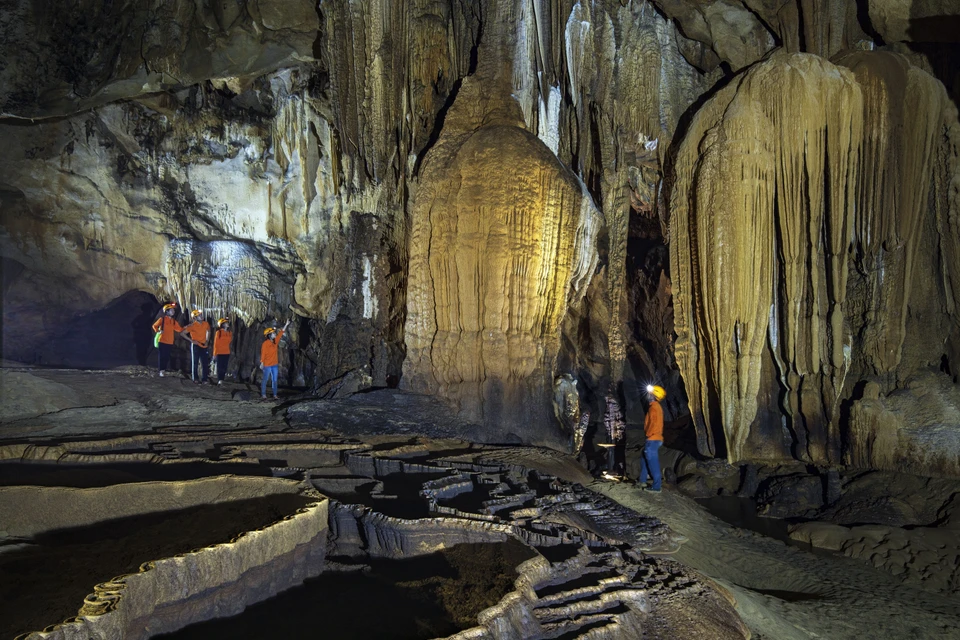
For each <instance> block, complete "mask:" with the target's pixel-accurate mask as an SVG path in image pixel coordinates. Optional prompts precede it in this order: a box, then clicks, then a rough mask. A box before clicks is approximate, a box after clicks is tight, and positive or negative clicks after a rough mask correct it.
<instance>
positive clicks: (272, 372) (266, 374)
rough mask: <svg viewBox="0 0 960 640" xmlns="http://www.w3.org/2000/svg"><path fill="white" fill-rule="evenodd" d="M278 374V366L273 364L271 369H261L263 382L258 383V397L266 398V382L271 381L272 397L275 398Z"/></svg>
mask: <svg viewBox="0 0 960 640" xmlns="http://www.w3.org/2000/svg"><path fill="white" fill-rule="evenodd" d="M279 373H280V365H278V364H275V365H273V366H271V367H264V368H263V380H261V381H260V395H261V396H263V397H264V398H266V397H267V380H268V379H269V380H273V397H274V398H276V397H277V374H279Z"/></svg>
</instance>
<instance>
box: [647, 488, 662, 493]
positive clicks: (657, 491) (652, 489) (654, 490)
mask: <svg viewBox="0 0 960 640" xmlns="http://www.w3.org/2000/svg"><path fill="white" fill-rule="evenodd" d="M644 491H649V492H650V493H660V489H654V488H653V487H650V488H649V489H644Z"/></svg>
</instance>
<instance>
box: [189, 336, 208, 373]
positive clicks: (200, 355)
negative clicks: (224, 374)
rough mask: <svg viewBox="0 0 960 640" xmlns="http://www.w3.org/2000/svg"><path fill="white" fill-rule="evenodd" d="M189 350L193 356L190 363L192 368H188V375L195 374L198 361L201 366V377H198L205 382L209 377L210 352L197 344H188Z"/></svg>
mask: <svg viewBox="0 0 960 640" xmlns="http://www.w3.org/2000/svg"><path fill="white" fill-rule="evenodd" d="M190 351H191V353H192V357H193V363H192V365H191V366H192V367H193V368H192V369H190V377H191V378H194V376H195V375H196V374H197V363H198V362H199V363H200V364H201V365H202V366H203V377H202V378H200V379H201V380H202V381H203V382H206V381H207V379H208V378H209V377H210V352H209V351H207V350H206V349H204V348H203V347H198V346H197V345H190ZM194 379H196V378H194Z"/></svg>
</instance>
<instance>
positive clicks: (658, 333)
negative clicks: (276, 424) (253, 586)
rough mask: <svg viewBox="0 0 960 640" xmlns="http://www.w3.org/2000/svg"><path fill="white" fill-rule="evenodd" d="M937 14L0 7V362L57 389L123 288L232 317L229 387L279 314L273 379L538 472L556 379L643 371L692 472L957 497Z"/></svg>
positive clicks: (744, 9) (744, 7) (494, 5)
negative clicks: (397, 400)
mask: <svg viewBox="0 0 960 640" xmlns="http://www.w3.org/2000/svg"><path fill="white" fill-rule="evenodd" d="M958 21H960V8H958V6H957V3H955V2H949V1H948V0H917V1H915V2H911V3H904V2H898V1H895V0H862V1H860V2H855V1H854V0H836V1H829V2H828V1H827V0H710V1H706V2H702V1H690V0H658V1H656V2H648V1H647V0H602V1H601V0H597V1H593V2H573V1H572V0H553V1H551V0H536V1H534V2H520V1H519V0H482V1H474V0H449V1H445V2H440V1H436V0H404V1H403V2H396V1H394V0H349V1H342V2H340V1H338V2H331V1H327V0H323V1H321V2H319V3H314V2H306V1H303V0H290V1H280V0H245V1H242V0H217V1H214V2H188V1H186V0H177V1H172V2H170V1H168V2H155V1H150V2H143V3H134V2H109V3H107V2H98V1H94V0H78V1H77V2H73V3H70V4H69V6H60V5H59V4H58V3H53V2H48V1H46V0H10V1H9V2H6V3H5V6H4V7H3V9H2V11H0V34H2V37H0V49H2V50H0V139H2V141H3V153H2V154H0V217H2V219H0V255H2V258H3V271H4V278H3V292H4V312H3V313H4V327H3V338H4V341H3V357H4V358H5V359H10V360H18V361H25V362H34V363H41V364H43V363H46V364H69V361H70V358H68V357H67V356H68V354H66V353H65V351H64V350H65V347H63V346H62V345H63V344H65V343H64V342H63V339H64V336H65V335H68V334H69V332H70V329H71V326H73V325H74V323H76V322H77V321H78V320H77V319H78V318H82V317H85V316H89V315H90V314H93V313H97V312H99V311H100V310H103V309H107V308H110V305H111V304H116V301H117V300H118V299H121V298H122V297H123V296H124V295H125V294H128V293H129V292H132V291H141V292H146V293H149V294H151V295H153V296H156V297H157V298H158V299H160V300H171V299H172V300H177V301H178V302H180V304H181V305H182V306H184V307H186V308H190V309H193V308H199V309H202V310H204V311H205V312H206V313H208V314H209V315H211V316H212V317H214V318H216V317H221V316H229V317H235V318H236V319H237V320H238V321H239V323H240V324H241V325H242V328H246V329H248V330H249V333H248V334H247V337H246V338H244V339H243V340H242V341H241V344H240V345H239V346H240V348H239V349H238V352H237V354H236V357H237V358H238V361H239V362H240V367H241V368H243V367H247V368H248V369H249V368H252V366H253V365H254V364H255V358H256V351H255V350H256V347H257V345H256V340H255V339H254V338H255V335H256V332H257V331H259V329H260V328H261V327H262V326H264V325H265V324H267V323H271V322H274V321H277V320H282V319H286V318H287V317H290V316H294V317H295V318H296V319H297V320H296V322H295V323H294V325H293V326H292V330H291V337H292V340H293V342H292V344H293V345H294V346H293V347H291V349H289V356H288V357H289V359H290V364H289V367H288V371H285V372H284V376H285V377H286V378H287V379H286V380H285V382H287V383H289V384H297V385H300V386H304V387H309V388H311V389H312V390H313V391H314V392H316V393H318V394H320V395H337V394H348V393H351V392H354V391H358V390H362V389H367V388H372V387H382V386H400V387H401V388H402V389H406V390H408V391H414V392H418V393H426V394H429V395H433V396H436V397H438V398H440V399H442V400H443V401H444V402H446V403H448V405H449V406H450V407H451V409H452V411H453V413H454V414H456V416H457V419H458V420H462V421H464V422H467V423H471V424H476V425H481V426H482V427H483V429H485V431H481V432H482V433H487V434H488V437H489V439H490V440H493V441H503V440H504V439H506V440H513V439H518V440H519V441H524V442H536V443H540V444H547V445H550V446H555V447H558V448H563V447H565V446H566V443H567V442H568V440H569V438H570V436H571V434H570V433H568V432H565V431H564V429H563V427H561V426H559V425H557V424H555V420H554V418H553V416H554V415H555V413H557V410H556V408H555V407H553V406H552V405H553V403H554V400H553V398H554V388H555V386H556V384H557V382H556V381H557V380H559V379H560V378H561V377H562V376H570V379H575V380H577V381H578V387H577V391H576V393H575V394H574V395H578V396H579V402H580V403H581V405H582V408H583V410H584V411H587V410H590V411H592V412H593V414H594V415H595V416H599V415H600V407H601V406H602V404H603V398H602V396H603V394H604V393H605V391H606V389H607V387H608V384H609V383H611V382H614V383H619V384H620V392H621V393H623V394H624V396H625V398H626V409H627V417H628V419H630V420H640V419H642V413H643V402H642V400H641V395H642V394H641V392H640V389H642V385H645V384H646V383H648V382H651V381H654V380H655V381H657V382H658V383H660V384H663V385H664V386H666V387H667V388H668V391H669V393H670V395H669V398H668V401H667V404H666V408H667V413H668V417H669V419H673V420H680V419H687V416H689V419H690V421H691V424H692V426H691V428H692V429H693V430H695V431H696V437H697V442H698V447H699V449H700V451H701V453H703V454H706V455H716V456H723V457H727V458H729V459H730V460H731V461H735V460H744V459H785V458H796V459H800V460H804V461H807V462H811V463H816V464H837V463H840V462H843V461H847V462H854V463H856V464H862V465H865V466H880V467H883V466H887V467H889V466H894V467H895V466H898V465H901V466H902V465H904V464H915V465H919V466H921V467H922V468H923V469H924V470H926V471H929V472H931V473H945V474H957V473H960V444H958V437H957V436H956V433H958V432H960V425H958V424H955V422H956V421H955V415H956V407H957V406H960V390H958V386H957V380H956V376H957V373H958V369H960V333H958V330H960V327H958V311H957V308H956V304H957V300H956V298H957V295H958V291H957V289H958V286H960V284H958V283H960V164H958V163H960V159H958V154H960V125H958V123H957V103H958V99H960V98H958V96H960V93H958V92H960V77H958V72H957V69H960V64H957V62H958V52H957V48H958V41H960V35H958V34H960V28H955V27H957V25H958V24H960V22H958ZM104 328H105V330H113V329H111V328H109V327H104ZM58 345H59V346H58ZM72 355H73V356H76V354H72ZM74 360H76V358H75V357H74ZM78 364H82V362H79V363H78ZM564 379H567V378H564ZM568 395H569V394H568ZM951 420H953V422H951ZM944 425H946V427H945V426H944ZM951 425H952V426H951ZM944 429H946V431H944ZM931 434H934V435H931Z"/></svg>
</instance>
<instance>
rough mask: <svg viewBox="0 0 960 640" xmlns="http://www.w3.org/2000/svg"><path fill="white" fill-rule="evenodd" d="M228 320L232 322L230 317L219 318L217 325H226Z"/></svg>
mask: <svg viewBox="0 0 960 640" xmlns="http://www.w3.org/2000/svg"><path fill="white" fill-rule="evenodd" d="M228 322H230V319H229V318H220V319H219V320H217V326H218V327H222V326H223V325H225V324H226V323H228Z"/></svg>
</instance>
